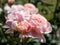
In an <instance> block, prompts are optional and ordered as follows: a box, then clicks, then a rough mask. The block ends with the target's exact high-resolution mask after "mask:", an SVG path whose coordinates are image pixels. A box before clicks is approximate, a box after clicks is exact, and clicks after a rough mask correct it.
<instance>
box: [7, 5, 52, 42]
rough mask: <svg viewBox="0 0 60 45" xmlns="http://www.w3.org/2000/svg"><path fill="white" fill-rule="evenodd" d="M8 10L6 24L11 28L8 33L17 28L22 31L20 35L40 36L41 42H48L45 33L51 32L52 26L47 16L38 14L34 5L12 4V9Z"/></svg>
mask: <svg viewBox="0 0 60 45" xmlns="http://www.w3.org/2000/svg"><path fill="white" fill-rule="evenodd" d="M27 8H28V9H27ZM30 9H31V10H30ZM7 12H9V13H8V15H7V16H6V26H8V27H9V29H8V30H7V31H6V33H10V32H13V31H14V30H15V31H17V32H19V33H20V37H22V38H24V37H32V38H38V39H39V40H40V41H41V42H46V40H45V38H44V34H47V33H50V32H51V31H52V27H51V25H50V23H49V22H48V21H47V20H46V19H45V17H43V16H42V15H40V14H38V12H37V10H36V7H35V6H34V5H32V4H25V5H24V6H22V5H12V7H11V9H10V10H8V11H7ZM31 12H35V13H31Z"/></svg>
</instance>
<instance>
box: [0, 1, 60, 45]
mask: <svg viewBox="0 0 60 45" xmlns="http://www.w3.org/2000/svg"><path fill="white" fill-rule="evenodd" d="M6 3H7V0H0V8H1V9H2V10H4V9H3V7H4V5H5V4H6ZM25 3H32V4H34V5H35V6H36V7H37V8H38V9H39V13H40V14H42V15H43V16H45V17H46V18H47V20H48V21H49V22H50V23H51V25H52V29H53V30H52V32H51V33H50V34H47V35H45V38H46V41H47V42H46V43H41V42H40V41H39V40H37V39H31V38H29V39H28V38H27V39H23V41H22V40H20V38H18V35H19V34H18V33H17V32H14V33H12V34H5V31H6V30H7V29H3V28H2V26H3V25H4V24H5V15H6V14H5V13H4V11H2V12H1V13H0V45H27V44H28V45H45V44H46V45H60V36H59V35H60V0H16V2H15V4H22V5H23V4H25ZM26 40H28V41H26ZM26 42H27V44H26Z"/></svg>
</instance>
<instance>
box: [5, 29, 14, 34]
mask: <svg viewBox="0 0 60 45" xmlns="http://www.w3.org/2000/svg"><path fill="white" fill-rule="evenodd" d="M13 32H14V30H12V29H8V30H7V31H6V32H5V33H6V34H9V33H13Z"/></svg>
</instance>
